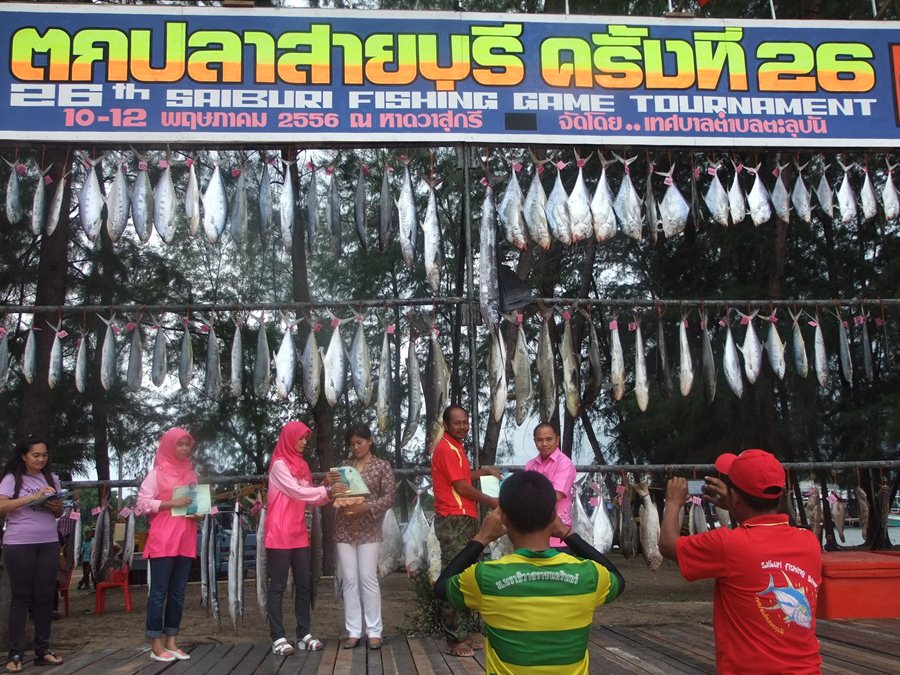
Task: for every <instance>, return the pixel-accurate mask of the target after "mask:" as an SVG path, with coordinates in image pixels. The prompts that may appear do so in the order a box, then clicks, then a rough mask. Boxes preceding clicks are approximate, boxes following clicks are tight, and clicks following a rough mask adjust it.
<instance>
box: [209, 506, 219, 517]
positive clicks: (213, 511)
mask: <svg viewBox="0 0 900 675" xmlns="http://www.w3.org/2000/svg"><path fill="white" fill-rule="evenodd" d="M218 512H219V507H218V506H210V507H209V515H211V516H214V515H216V514H217V513H218Z"/></svg>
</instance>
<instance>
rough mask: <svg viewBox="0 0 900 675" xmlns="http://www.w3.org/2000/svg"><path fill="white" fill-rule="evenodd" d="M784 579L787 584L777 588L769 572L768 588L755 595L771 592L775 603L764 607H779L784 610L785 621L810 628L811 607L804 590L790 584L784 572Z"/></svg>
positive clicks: (774, 608)
mask: <svg viewBox="0 0 900 675" xmlns="http://www.w3.org/2000/svg"><path fill="white" fill-rule="evenodd" d="M782 574H784V572H782ZM784 580H785V582H786V583H787V586H783V587H780V588H778V587H776V586H775V579H774V577H773V576H772V575H771V574H770V575H769V586H768V588H766V590H764V591H762V592H761V593H757V595H760V596H763V595H769V594H770V593H771V594H772V595H773V596H774V598H775V602H776V604H775V605H773V606H772V607H767V608H766V609H768V610H769V611H775V610H778V609H780V610H781V611H782V612H784V621H785V623H796V624H797V625H799V626H802V627H803V628H811V627H812V607H811V606H810V604H809V600H808V599H807V597H806V591H805V590H803V589H798V588H794V587H793V586H792V585H791V581H790V579H788V577H787V574H784Z"/></svg>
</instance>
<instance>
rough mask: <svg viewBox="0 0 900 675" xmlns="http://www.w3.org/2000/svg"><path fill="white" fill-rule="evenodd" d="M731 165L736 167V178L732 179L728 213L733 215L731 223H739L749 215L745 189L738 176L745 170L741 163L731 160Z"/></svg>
mask: <svg viewBox="0 0 900 675" xmlns="http://www.w3.org/2000/svg"><path fill="white" fill-rule="evenodd" d="M731 166H733V167H734V179H733V180H732V181H731V187H730V188H729V189H728V213H729V214H730V215H731V223H732V224H733V225H737V224H738V223H742V222H744V218H746V217H747V202H746V198H745V197H744V191H743V190H742V189H741V182H740V180H739V179H738V176H740V175H741V171H743V170H744V165H743V164H741V163H738V164H735V163H734V160H733V159H732V160H731Z"/></svg>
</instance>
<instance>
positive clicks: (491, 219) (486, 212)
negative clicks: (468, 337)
mask: <svg viewBox="0 0 900 675" xmlns="http://www.w3.org/2000/svg"><path fill="white" fill-rule="evenodd" d="M482 182H483V183H484V184H485V192H484V202H483V203H482V207H481V230H480V245H479V253H478V279H479V281H478V303H479V306H480V308H481V317H482V319H484V325H485V327H486V328H487V329H488V331H490V332H494V331H495V330H496V328H497V326H498V325H499V323H500V285H499V281H498V279H497V234H496V233H497V225H496V222H495V221H496V210H495V207H494V190H493V189H492V188H491V184H490V181H488V180H487V179H484V180H483V181H482Z"/></svg>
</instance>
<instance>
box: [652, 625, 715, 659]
mask: <svg viewBox="0 0 900 675" xmlns="http://www.w3.org/2000/svg"><path fill="white" fill-rule="evenodd" d="M639 628H640V630H641V631H643V632H644V633H645V634H650V635H653V634H658V635H659V636H660V638H664V639H666V640H668V641H669V642H674V643H675V644H678V645H681V648H682V649H688V650H690V651H691V652H692V653H693V654H695V655H696V656H698V657H700V658H703V659H706V660H708V661H710V662H712V663H715V661H716V645H715V641H714V640H713V639H711V637H710V638H708V637H706V636H705V635H704V633H701V632H699V631H690V630H682V629H681V627H680V626H678V625H676V624H670V623H666V624H660V625H659V626H640V627H639Z"/></svg>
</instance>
